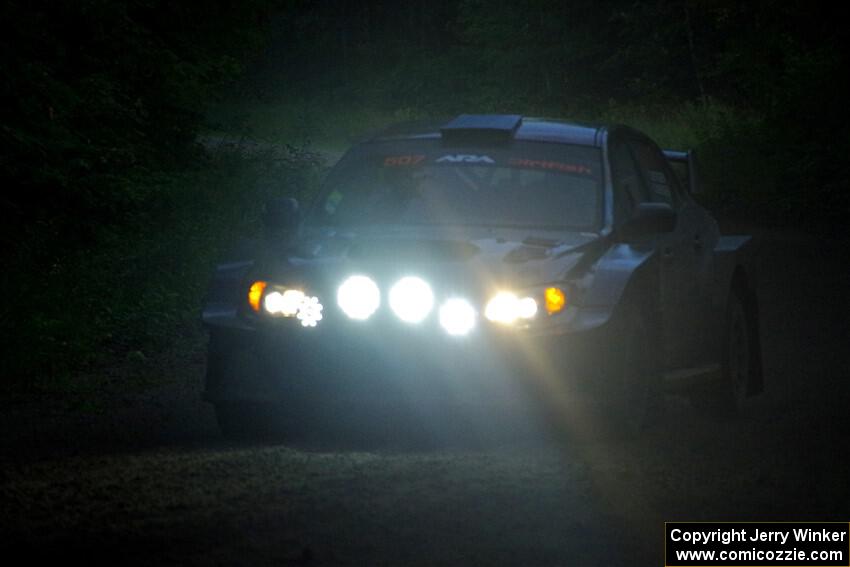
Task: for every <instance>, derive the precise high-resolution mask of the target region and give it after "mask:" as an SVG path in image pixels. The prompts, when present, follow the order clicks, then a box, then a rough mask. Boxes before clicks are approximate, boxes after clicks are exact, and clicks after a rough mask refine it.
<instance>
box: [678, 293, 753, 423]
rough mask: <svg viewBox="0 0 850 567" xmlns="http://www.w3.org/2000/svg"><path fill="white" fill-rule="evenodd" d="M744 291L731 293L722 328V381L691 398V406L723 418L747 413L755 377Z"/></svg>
mask: <svg viewBox="0 0 850 567" xmlns="http://www.w3.org/2000/svg"><path fill="white" fill-rule="evenodd" d="M743 295H744V291H743V290H742V289H741V288H740V287H734V288H732V290H731V291H730V292H729V300H728V301H727V305H726V315H725V322H724V326H723V344H722V354H721V356H722V358H721V375H720V381H719V382H717V383H715V384H712V385H710V386H709V387H708V388H707V389H705V390H700V391H697V392H694V393H692V394H691V404H692V405H693V406H694V407H695V408H697V409H699V410H701V411H706V412H708V413H711V414H713V415H716V416H720V417H735V416H738V415H740V414H741V413H742V412H743V409H744V403H745V401H746V398H747V395H748V393H749V390H750V386H751V383H752V376H753V370H754V368H753V352H752V349H753V344H752V324H753V322H752V321H750V319H749V317H748V315H747V310H746V306H745V304H744V299H743Z"/></svg>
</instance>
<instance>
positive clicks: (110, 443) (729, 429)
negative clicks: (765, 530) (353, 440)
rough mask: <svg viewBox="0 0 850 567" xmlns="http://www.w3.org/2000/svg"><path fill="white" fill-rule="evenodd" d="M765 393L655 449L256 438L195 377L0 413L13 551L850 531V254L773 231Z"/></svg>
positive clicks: (764, 262) (530, 551)
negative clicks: (243, 436) (677, 528)
mask: <svg viewBox="0 0 850 567" xmlns="http://www.w3.org/2000/svg"><path fill="white" fill-rule="evenodd" d="M761 237H762V244H763V246H762V254H761V262H760V264H761V284H760V290H759V292H760V299H761V318H762V340H763V344H764V354H765V356H764V360H765V376H766V386H767V391H766V393H765V394H764V395H763V396H761V397H759V398H757V399H755V400H753V402H752V403H751V404H750V407H749V408H748V411H747V413H746V415H745V416H744V417H743V418H742V419H739V420H735V421H719V420H717V419H712V418H709V417H705V416H702V415H699V414H696V413H695V412H693V411H692V410H691V409H690V407H689V405H688V404H687V402H686V401H685V400H682V399H678V398H675V397H672V396H671V397H668V399H667V400H666V409H667V411H666V413H665V414H664V416H663V417H662V418H661V419H660V420H659V422H658V423H657V424H656V425H655V426H653V427H652V428H651V430H650V431H648V432H647V433H646V434H645V435H644V436H642V437H640V438H638V439H636V440H631V441H612V440H610V439H604V438H594V437H593V436H592V435H591V436H587V435H583V434H575V435H566V436H564V437H561V438H558V439H550V438H540V437H535V436H529V435H526V436H513V437H511V436H507V437H506V438H505V439H504V440H502V441H499V442H489V443H483V444H482V443H467V442H463V441H461V442H458V443H449V444H447V445H444V446H441V447H437V448H434V447H430V448H422V447H408V446H377V447H375V446H368V445H366V446H364V445H359V446H358V445H356V444H355V445H354V446H333V445H327V444H325V445H310V444H307V445H304V446H294V447H286V446H283V445H273V444H272V445H269V444H266V445H239V444H230V443H226V442H224V441H222V440H221V439H220V438H219V436H218V433H217V430H216V428H215V423H214V419H213V415H212V412H211V410H210V408H209V407H207V406H206V405H204V404H203V403H202V402H200V401H199V399H198V391H199V382H200V378H201V375H202V372H203V357H202V355H201V353H187V355H186V357H185V359H184V360H182V361H177V362H176V363H175V364H174V368H173V371H174V373H175V376H176V380H175V383H174V384H172V385H169V386H167V387H162V388H158V389H156V390H153V391H149V392H145V393H144V394H142V395H138V396H135V397H123V398H116V400H115V403H114V404H110V405H109V406H108V407H106V408H104V409H102V410H101V411H99V412H80V411H70V410H68V408H67V407H64V406H62V404H61V403H56V402H46V401H37V402H32V403H19V404H16V405H9V404H6V406H4V407H2V408H0V409H2V416H0V441H1V442H2V456H0V459H2V460H1V461H0V464H1V465H2V468H0V471H2V472H0V547H2V549H3V551H5V552H6V555H5V556H6V557H7V558H8V557H15V556H12V555H10V554H12V553H16V554H17V553H21V554H23V555H20V556H17V557H21V558H23V559H26V560H27V561H37V560H44V559H47V560H62V561H70V560H72V559H79V560H81V561H82V562H83V564H86V565H90V564H97V563H101V562H107V561H110V562H111V561H115V562H120V563H122V564H181V565H196V564H197V565H210V564H222V565H399V564H402V565H663V529H664V526H663V522H664V521H688V520H693V521H697V520H716V521H726V520H729V521H731V520H740V521H745V520H754V521H755V520H788V521H791V520H836V521H848V520H850V490H848V484H850V483H848V479H850V465H848V463H850V458H848V457H850V454H848V440H847V434H846V431H847V430H848V425H850V419H848V411H847V410H848V401H850V384H848V381H850V348H848V346H850V343H848V336H850V333H848V331H850V323H848V321H850V299H849V298H848V290H850V270H848V269H847V267H846V266H847V264H846V261H847V259H848V257H850V255H848V253H847V252H845V251H844V250H843V248H841V247H839V246H837V245H830V246H823V245H821V244H820V243H819V242H818V241H816V240H814V239H812V238H811V237H807V236H805V235H800V234H791V233H787V232H781V233H778V232H769V231H762V232H761Z"/></svg>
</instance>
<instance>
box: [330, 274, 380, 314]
mask: <svg viewBox="0 0 850 567" xmlns="http://www.w3.org/2000/svg"><path fill="white" fill-rule="evenodd" d="M336 301H337V303H338V304H339V307H340V309H342V310H343V312H344V313H345V314H346V315H348V316H349V317H351V318H352V319H359V320H364V319H368V318H369V317H371V316H372V314H373V313H375V311H377V310H378V307H379V306H380V305H381V292H380V290H379V289H378V284H376V283H375V282H374V281H372V280H371V279H370V278H368V277H366V276H351V277H350V278H348V279H347V280H345V281H344V282H342V285H341V286H339V290H338V291H337V293H336Z"/></svg>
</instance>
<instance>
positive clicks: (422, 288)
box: [390, 277, 434, 323]
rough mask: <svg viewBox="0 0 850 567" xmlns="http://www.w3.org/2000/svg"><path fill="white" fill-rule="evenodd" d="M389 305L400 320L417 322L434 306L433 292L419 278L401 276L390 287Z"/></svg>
mask: <svg viewBox="0 0 850 567" xmlns="http://www.w3.org/2000/svg"><path fill="white" fill-rule="evenodd" d="M390 307H391V308H392V310H393V312H395V314H396V315H398V318H399V319H401V320H402V321H407V322H408V323H419V322H420V321H422V320H424V319H425V317H427V316H428V314H429V313H430V312H431V309H432V308H433V307H434V292H432V291H431V286H429V285H428V284H427V283H426V282H425V281H424V280H422V279H420V278H416V277H406V278H402V279H400V280H399V281H398V282H396V284H395V285H394V286H393V287H392V289H390Z"/></svg>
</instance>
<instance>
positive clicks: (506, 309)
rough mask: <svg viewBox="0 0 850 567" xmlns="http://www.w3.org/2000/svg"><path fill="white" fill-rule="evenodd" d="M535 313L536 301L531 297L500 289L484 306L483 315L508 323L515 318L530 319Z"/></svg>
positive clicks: (498, 321)
mask: <svg viewBox="0 0 850 567" xmlns="http://www.w3.org/2000/svg"><path fill="white" fill-rule="evenodd" d="M536 314H537V302H536V301H535V300H534V298H533V297H522V298H519V297H517V296H516V295H515V294H513V293H510V292H507V291H502V292H499V293H497V294H496V295H495V296H493V298H492V299H490V301H488V302H487V306H486V307H485V308H484V316H485V317H487V319H489V320H490V321H493V322H495V323H503V324H506V325H509V324H511V323H513V322H514V321H516V320H517V319H531V318H532V317H534V316H535V315H536Z"/></svg>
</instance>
